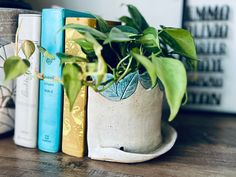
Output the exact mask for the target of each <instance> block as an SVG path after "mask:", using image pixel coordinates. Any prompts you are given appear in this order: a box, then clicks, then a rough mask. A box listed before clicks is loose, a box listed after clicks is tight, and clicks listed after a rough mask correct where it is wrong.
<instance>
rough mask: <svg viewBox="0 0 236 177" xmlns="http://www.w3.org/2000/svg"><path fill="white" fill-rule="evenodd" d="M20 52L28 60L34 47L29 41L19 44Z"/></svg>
mask: <svg viewBox="0 0 236 177" xmlns="http://www.w3.org/2000/svg"><path fill="white" fill-rule="evenodd" d="M21 50H22V52H23V53H24V55H25V57H26V58H27V59H29V58H30V57H31V56H32V55H33V53H34V51H35V45H34V43H33V42H32V41H29V40H25V41H24V42H23V43H22V44H21Z"/></svg>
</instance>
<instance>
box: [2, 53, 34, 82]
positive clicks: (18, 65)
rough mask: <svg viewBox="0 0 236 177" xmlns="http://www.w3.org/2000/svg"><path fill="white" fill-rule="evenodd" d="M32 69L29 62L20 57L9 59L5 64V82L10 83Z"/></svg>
mask: <svg viewBox="0 0 236 177" xmlns="http://www.w3.org/2000/svg"><path fill="white" fill-rule="evenodd" d="M29 67H30V62H29V60H26V59H23V60H22V59H21V58H20V57H18V56H12V57H9V58H7V60H6V61H5V63H4V72H5V80H6V81H9V80H12V79H15V78H16V77H18V76H20V75H22V74H24V73H25V72H26V71H27V70H28V68H29Z"/></svg>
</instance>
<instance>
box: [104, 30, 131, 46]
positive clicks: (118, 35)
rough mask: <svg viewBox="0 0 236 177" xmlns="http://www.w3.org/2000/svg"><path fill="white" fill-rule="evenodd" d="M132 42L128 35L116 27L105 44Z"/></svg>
mask: <svg viewBox="0 0 236 177" xmlns="http://www.w3.org/2000/svg"><path fill="white" fill-rule="evenodd" d="M132 40H133V39H131V38H129V36H128V35H127V34H126V33H124V32H122V31H121V30H119V29H118V28H116V27H113V28H112V29H111V31H110V33H109V35H108V39H107V40H106V41H104V44H107V43H111V42H128V41H132Z"/></svg>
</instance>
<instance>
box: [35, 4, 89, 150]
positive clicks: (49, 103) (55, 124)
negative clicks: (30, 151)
mask: <svg viewBox="0 0 236 177" xmlns="http://www.w3.org/2000/svg"><path fill="white" fill-rule="evenodd" d="M67 17H91V15H90V14H86V13H83V12H76V11H72V10H68V9H62V8H56V9H52V8H51V9H43V11H42V29H41V31H42V34H41V46H42V47H44V48H45V49H46V50H47V51H48V52H49V53H51V54H54V55H55V54H56V53H57V52H64V46H65V42H64V41H65V39H64V38H65V35H64V31H60V29H61V28H62V27H63V26H64V25H65V18H67ZM40 72H41V73H43V74H44V78H45V79H44V80H41V81H40V90H39V120H38V149H39V150H42V151H46V152H52V153H56V152H58V151H59V150H60V147H61V131H62V130H61V127H62V110H63V106H62V104H63V88H62V85H61V84H60V83H57V82H54V81H52V80H54V79H56V78H61V76H62V66H61V65H60V59H59V58H57V57H56V58H55V59H54V60H51V59H45V58H43V56H41V59H40Z"/></svg>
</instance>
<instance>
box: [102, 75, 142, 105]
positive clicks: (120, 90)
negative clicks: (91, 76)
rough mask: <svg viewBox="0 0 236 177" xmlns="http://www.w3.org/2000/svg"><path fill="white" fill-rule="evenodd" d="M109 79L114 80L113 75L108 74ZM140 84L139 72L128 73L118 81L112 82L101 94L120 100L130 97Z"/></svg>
mask: <svg viewBox="0 0 236 177" xmlns="http://www.w3.org/2000/svg"><path fill="white" fill-rule="evenodd" d="M106 79H107V80H112V79H113V75H112V74H107V75H106ZM137 85H138V73H137V72H133V73H130V74H128V75H127V76H126V77H124V78H123V79H122V80H120V81H119V82H118V83H114V84H112V85H111V86H110V87H109V88H108V89H106V90H105V91H103V92H101V93H100V94H101V95H103V96H104V97H106V98H107V99H109V100H112V101H119V100H123V99H126V98H128V97H130V96H131V95H132V94H133V93H134V92H135V90H136V88H137Z"/></svg>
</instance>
